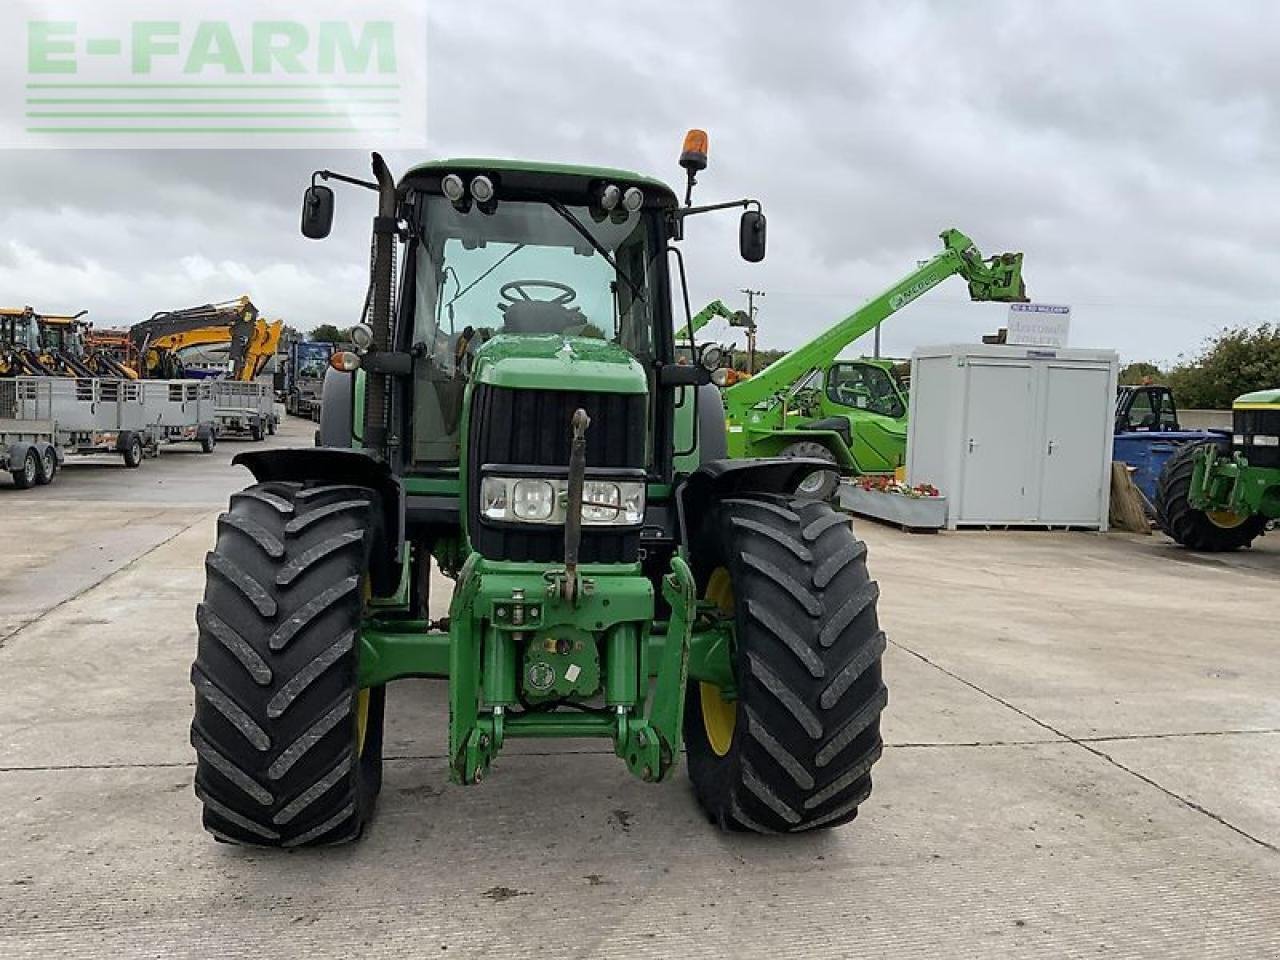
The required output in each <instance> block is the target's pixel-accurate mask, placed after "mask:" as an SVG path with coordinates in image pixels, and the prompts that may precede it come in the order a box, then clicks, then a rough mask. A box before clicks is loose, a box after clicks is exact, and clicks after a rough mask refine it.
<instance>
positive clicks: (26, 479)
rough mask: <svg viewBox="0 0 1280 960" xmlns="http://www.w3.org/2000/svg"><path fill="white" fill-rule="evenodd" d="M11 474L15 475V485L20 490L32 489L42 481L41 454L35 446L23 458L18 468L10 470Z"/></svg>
mask: <svg viewBox="0 0 1280 960" xmlns="http://www.w3.org/2000/svg"><path fill="white" fill-rule="evenodd" d="M9 474H10V475H11V476H12V477H13V485H14V486H15V487H17V488H18V489H19V490H30V489H31V488H32V487H34V486H35V485H36V484H37V483H39V482H40V454H38V453H36V450H35V448H34V447H32V448H31V449H29V450H28V451H27V454H26V456H24V457H23V458H22V463H21V464H19V465H18V466H17V468H16V469H13V470H10V471H9Z"/></svg>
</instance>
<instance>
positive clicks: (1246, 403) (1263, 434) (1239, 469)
mask: <svg viewBox="0 0 1280 960" xmlns="http://www.w3.org/2000/svg"><path fill="white" fill-rule="evenodd" d="M1232 421H1233V422H1232V431H1231V436H1229V437H1228V436H1222V437H1220V438H1215V439H1212V440H1206V441H1204V442H1202V443H1194V444H1188V445H1186V446H1184V447H1183V448H1182V449H1181V450H1179V451H1178V452H1177V453H1176V454H1174V455H1173V457H1172V458H1170V460H1169V461H1168V463H1166V464H1165V467H1164V470H1163V471H1162V472H1161V474H1160V479H1159V481H1158V482H1157V484H1156V503H1155V506H1156V520H1157V522H1158V523H1159V525H1160V529H1162V530H1163V531H1164V532H1165V533H1167V534H1168V535H1169V536H1170V537H1172V538H1173V539H1174V540H1176V541H1177V542H1178V543H1180V544H1182V545H1183V546H1184V547H1189V548H1190V549H1192V550H1202V551H1205V552H1212V553H1217V552H1222V551H1226V550H1239V549H1241V548H1242V547H1247V546H1249V545H1250V544H1252V543H1253V541H1254V540H1256V539H1257V538H1258V537H1260V536H1262V535H1263V534H1264V533H1265V532H1266V530H1267V525H1268V524H1269V523H1270V522H1272V521H1275V520H1280V390H1259V391H1256V392H1254V393H1247V394H1245V395H1244V396H1242V397H1239V398H1238V399H1237V400H1236V401H1235V403H1233V404H1232Z"/></svg>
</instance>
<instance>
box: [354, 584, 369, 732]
mask: <svg viewBox="0 0 1280 960" xmlns="http://www.w3.org/2000/svg"><path fill="white" fill-rule="evenodd" d="M361 588H362V589H361V593H363V595H364V605H365V607H366V608H367V607H368V606H369V601H370V600H371V599H372V598H373V583H372V581H370V579H369V578H368V577H365V578H364V583H363V584H361ZM368 729H369V688H368V687H365V688H363V689H362V690H360V692H359V693H357V694H356V756H357V757H362V756H364V735H365V732H366V731H367V730H368Z"/></svg>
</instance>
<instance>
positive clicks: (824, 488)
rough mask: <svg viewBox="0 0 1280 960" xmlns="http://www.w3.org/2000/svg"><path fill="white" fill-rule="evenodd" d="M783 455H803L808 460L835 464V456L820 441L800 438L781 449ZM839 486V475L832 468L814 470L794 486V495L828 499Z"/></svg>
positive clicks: (809, 498)
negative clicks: (798, 440) (797, 441)
mask: <svg viewBox="0 0 1280 960" xmlns="http://www.w3.org/2000/svg"><path fill="white" fill-rule="evenodd" d="M782 456H784V457H804V458H805V459H808V460H825V461H827V463H830V464H832V465H833V466H834V465H835V462H836V458H835V456H834V455H833V454H832V453H831V451H830V450H828V449H827V448H826V447H824V446H823V445H822V444H820V443H815V442H814V441H812V440H801V441H800V442H799V443H793V444H791V446H789V447H787V448H786V449H785V450H783V451H782ZM839 486H840V475H839V474H838V473H836V472H835V471H834V470H815V471H814V472H813V473H811V474H809V475H808V476H807V477H805V478H804V479H803V480H801V481H800V485H799V486H798V487H796V495H797V496H800V497H804V498H805V499H807V500H830V499H831V498H832V497H834V496H835V495H836V490H837V489H838V488H839Z"/></svg>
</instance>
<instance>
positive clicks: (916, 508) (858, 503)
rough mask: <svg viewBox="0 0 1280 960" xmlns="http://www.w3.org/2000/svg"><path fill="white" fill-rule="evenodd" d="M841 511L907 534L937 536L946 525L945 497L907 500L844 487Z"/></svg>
mask: <svg viewBox="0 0 1280 960" xmlns="http://www.w3.org/2000/svg"><path fill="white" fill-rule="evenodd" d="M836 496H837V498H838V500H839V503H840V507H841V509H843V510H847V511H848V512H849V513H853V514H856V515H857V516H860V517H870V518H871V519H873V520H883V521H884V522H886V523H892V524H896V525H897V526H899V527H902V528H903V529H904V530H908V531H913V532H915V531H919V532H929V533H936V532H937V531H939V530H941V529H942V528H943V527H945V526H946V525H947V498H946V497H908V496H905V495H904V494H901V493H887V492H882V491H879V490H864V489H863V488H862V487H859V486H858V485H857V484H855V483H848V482H845V483H841V484H840V490H839V492H838V493H837V495H836Z"/></svg>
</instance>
